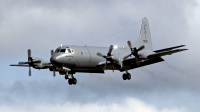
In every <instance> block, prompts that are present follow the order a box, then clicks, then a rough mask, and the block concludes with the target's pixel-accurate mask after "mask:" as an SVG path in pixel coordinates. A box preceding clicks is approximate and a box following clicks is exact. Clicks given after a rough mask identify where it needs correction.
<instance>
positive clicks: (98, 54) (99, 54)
mask: <svg viewBox="0 0 200 112" xmlns="http://www.w3.org/2000/svg"><path fill="white" fill-rule="evenodd" d="M97 56H100V57H103V58H105V56H104V55H103V54H101V53H100V52H98V53H97Z"/></svg>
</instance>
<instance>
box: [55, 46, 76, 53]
mask: <svg viewBox="0 0 200 112" xmlns="http://www.w3.org/2000/svg"><path fill="white" fill-rule="evenodd" d="M58 52H62V53H66V54H71V53H74V51H73V49H70V48H69V47H66V49H63V48H60V47H59V48H57V49H56V50H55V53H58Z"/></svg>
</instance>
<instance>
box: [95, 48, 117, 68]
mask: <svg viewBox="0 0 200 112" xmlns="http://www.w3.org/2000/svg"><path fill="white" fill-rule="evenodd" d="M113 49H114V46H113V45H110V47H109V50H108V53H107V55H103V54H102V53H100V52H98V53H97V56H99V57H102V58H105V59H106V64H105V66H104V70H105V69H106V67H107V63H108V61H110V62H111V64H112V67H113V72H114V64H113V62H114V61H118V60H115V59H113V58H112V57H113V55H112V51H113Z"/></svg>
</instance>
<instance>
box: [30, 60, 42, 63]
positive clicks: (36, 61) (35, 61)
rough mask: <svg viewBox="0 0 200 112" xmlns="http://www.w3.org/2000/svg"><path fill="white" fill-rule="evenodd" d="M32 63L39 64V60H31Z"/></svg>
mask: <svg viewBox="0 0 200 112" xmlns="http://www.w3.org/2000/svg"><path fill="white" fill-rule="evenodd" d="M32 62H33V63H41V60H33V61H32Z"/></svg>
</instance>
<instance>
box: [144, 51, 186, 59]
mask: <svg viewBox="0 0 200 112" xmlns="http://www.w3.org/2000/svg"><path fill="white" fill-rule="evenodd" d="M185 50H188V49H175V50H168V51H165V52H158V53H155V54H151V55H149V56H148V58H156V57H161V56H165V55H171V54H174V53H177V52H181V51H185Z"/></svg>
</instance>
